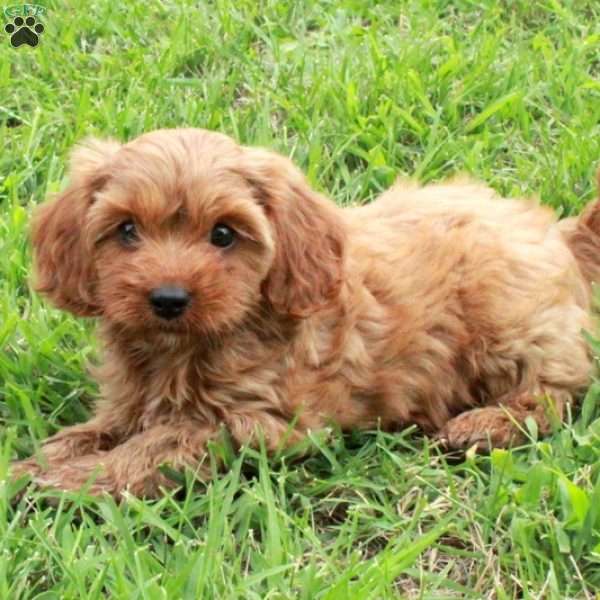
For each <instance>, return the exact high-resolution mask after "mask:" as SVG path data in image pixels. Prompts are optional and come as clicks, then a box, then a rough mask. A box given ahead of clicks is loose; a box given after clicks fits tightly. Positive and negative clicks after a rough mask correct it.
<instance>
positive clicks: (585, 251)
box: [560, 171, 600, 284]
mask: <svg viewBox="0 0 600 600" xmlns="http://www.w3.org/2000/svg"><path fill="white" fill-rule="evenodd" d="M597 181H598V189H599V190H600V171H598V175H597ZM560 225H561V228H562V230H563V233H564V235H565V237H566V239H567V243H568V244H569V247H570V248H571V252H573V254H574V255H575V258H576V259H577V262H578V263H579V268H580V269H581V272H582V273H583V275H584V277H585V278H586V279H587V281H588V282H590V283H592V282H596V283H598V284H600V199H598V200H594V201H593V202H590V203H589V204H588V205H587V206H586V208H585V209H584V210H583V212H582V213H581V215H580V216H579V217H578V218H573V219H565V220H564V221H563V222H561V223H560Z"/></svg>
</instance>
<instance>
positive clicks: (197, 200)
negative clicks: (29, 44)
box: [14, 129, 600, 495]
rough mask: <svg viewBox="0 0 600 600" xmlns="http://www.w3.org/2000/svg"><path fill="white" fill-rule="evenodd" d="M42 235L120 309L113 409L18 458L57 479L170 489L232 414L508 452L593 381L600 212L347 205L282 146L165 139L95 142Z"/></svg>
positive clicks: (79, 154) (56, 267)
mask: <svg viewBox="0 0 600 600" xmlns="http://www.w3.org/2000/svg"><path fill="white" fill-rule="evenodd" d="M33 243H34V247H35V252H36V263H37V270H38V281H37V284H38V289H39V290H40V291H42V292H43V293H44V294H46V295H47V296H48V298H50V300H52V301H53V302H54V304H55V305H56V306H58V307H60V308H63V309H65V310H68V311H71V312H72V313H74V314H76V315H79V316H96V317H98V318H99V322H100V336H101V339H102V342H103V346H104V350H103V363H102V366H101V367H100V368H99V369H98V371H97V376H98V379H99V382H100V385H101V398H100V400H99V401H98V403H97V406H96V409H95V415H94V417H93V418H92V419H91V420H90V421H89V422H88V423H84V424H81V425H77V426H74V427H69V428H67V429H65V430H64V431H61V432H60V433H58V434H57V435H55V436H54V437H52V438H50V439H49V440H47V442H46V443H45V444H44V446H43V456H39V457H37V458H35V459H30V460H27V461H24V462H20V463H16V465H15V469H14V470H15V472H16V473H23V472H30V473H32V474H33V476H34V478H35V480H37V481H38V482H39V483H40V484H42V485H49V486H56V487H58V488H64V489H73V488H78V487H79V486H81V485H83V484H84V483H85V482H86V481H87V480H88V479H90V478H95V479H94V483H93V485H92V488H91V489H92V491H93V492H100V491H108V492H110V493H112V494H116V495H117V494H119V493H120V492H121V491H122V490H125V489H129V490H131V491H132V492H133V493H135V494H140V495H142V494H147V495H152V494H156V493H157V491H158V489H159V487H160V486H161V485H169V481H168V480H167V479H166V478H165V477H164V476H163V475H162V474H161V473H160V471H159V469H158V467H159V466H160V465H161V464H162V463H169V464H171V465H173V466H175V467H181V466H184V465H185V466H191V467H192V468H198V467H199V466H200V465H201V464H202V461H203V458H204V456H205V453H206V445H207V442H208V441H209V440H210V439H211V438H214V437H216V436H217V435H218V433H219V430H220V428H221V427H225V428H227V429H228V430H229V432H230V434H231V436H232V438H233V439H234V440H235V441H236V442H237V443H238V444H246V443H252V442H253V441H255V440H256V439H257V436H258V435H259V434H260V435H262V436H264V439H265V440H266V442H267V444H268V446H269V447H271V448H276V447H277V446H278V445H280V444H283V443H290V442H294V441H296V440H298V439H299V438H301V436H303V435H304V434H305V433H306V432H307V431H308V430H309V429H313V430H314V429H318V428H322V427H325V426H327V425H328V424H330V423H332V422H333V423H337V424H338V425H340V426H341V427H342V428H344V429H348V428H353V427H360V428H367V427H369V428H370V427H375V426H377V425H378V424H379V425H380V426H381V427H384V428H395V427H399V426H403V425H407V424H411V423H416V424H417V425H419V426H420V427H421V428H422V429H423V430H425V431H426V432H428V433H432V434H438V435H439V436H440V437H442V438H443V439H444V440H445V441H446V443H447V444H448V445H449V446H451V447H469V446H471V445H473V444H478V445H480V446H486V445H487V444H488V441H489V442H490V443H491V444H492V445H496V446H505V445H507V444H509V443H511V441H512V440H515V439H518V438H519V436H520V427H519V424H521V426H522V424H523V423H524V421H525V419H526V418H527V417H528V416H531V417H533V418H534V419H535V421H536V422H537V425H538V428H539V430H540V431H541V432H542V433H546V432H548V431H549V429H550V423H551V421H552V419H553V416H554V417H556V419H560V417H561V416H562V413H563V409H564V407H565V404H566V403H568V402H570V401H571V400H572V399H573V397H574V395H576V394H577V393H578V392H580V391H581V390H582V389H583V388H585V386H586V384H587V383H588V378H589V375H590V370H591V364H592V362H591V357H590V355H589V353H588V351H587V349H586V344H585V341H584V338H583V336H582V330H584V329H586V328H590V327H591V323H590V296H591V286H590V282H591V281H592V280H593V279H596V278H597V277H598V275H599V274H600V210H599V209H598V205H596V204H594V205H592V206H591V207H590V208H589V209H588V211H587V212H586V213H585V214H584V216H583V217H581V218H580V219H579V220H569V221H566V222H563V223H561V224H557V222H556V219H555V217H554V215H553V213H552V211H551V210H549V209H547V208H543V207H541V206H539V205H537V204H535V203H533V202H525V201H512V200H504V199H500V198H497V197H496V196H495V194H494V193H493V192H492V191H491V190H490V189H488V188H486V187H484V186H482V185H479V184H477V183H472V182H468V181H456V182H451V183H446V184H441V185H431V186H427V187H418V186H416V185H414V184H411V183H404V182H401V183H399V184H397V185H396V186H394V187H393V188H392V189H390V190H389V191H387V192H386V193H385V194H383V196H382V197H381V198H379V199H378V200H377V201H375V202H373V203H372V204H369V205H367V206H364V207H358V208H349V209H341V208H338V207H336V206H335V204H334V203H333V202H331V201H329V200H327V199H326V198H324V197H323V196H321V195H319V194H317V193H316V192H315V191H314V190H312V189H311V188H310V187H309V186H308V184H307V182H306V180H305V179H304V177H303V176H302V174H301V173H300V172H299V171H298V170H297V169H296V168H295V167H294V166H293V165H292V163H291V162H290V161H289V160H287V159H285V158H282V157H281V156H278V155H276V154H273V153H271V152H267V151H263V150H257V149H251V148H245V147H242V146H239V145H238V144H236V143H235V142H234V141H232V140H231V139H230V138H228V137H226V136H224V135H220V134H217V133H212V132H208V131H203V130H199V129H181V130H162V131H156V132H153V133H149V134H146V135H143V136H141V137H140V138H138V139H136V140H134V141H132V142H130V143H127V144H125V145H121V144H118V143H116V142H112V141H110V142H108V141H91V142H88V143H87V144H85V145H83V146H81V147H79V148H78V149H77V150H76V151H75V152H74V153H73V157H72V163H71V181H70V185H69V187H68V188H67V189H66V190H65V191H64V192H63V193H62V194H60V196H59V197H58V199H56V200H55V201H53V202H51V203H48V204H45V205H44V206H42V207H41V208H40V210H39V212H38V213H37V215H36V218H35V222H34V227H33ZM291 424H293V425H291ZM292 427H293V430H291V428H292Z"/></svg>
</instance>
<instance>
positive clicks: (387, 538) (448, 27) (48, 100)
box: [0, 0, 600, 600]
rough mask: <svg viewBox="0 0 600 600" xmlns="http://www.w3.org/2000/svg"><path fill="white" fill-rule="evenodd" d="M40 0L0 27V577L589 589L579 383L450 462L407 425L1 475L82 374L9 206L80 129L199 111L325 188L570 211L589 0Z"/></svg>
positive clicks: (585, 94) (86, 349)
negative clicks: (554, 410)
mask: <svg viewBox="0 0 600 600" xmlns="http://www.w3.org/2000/svg"><path fill="white" fill-rule="evenodd" d="M47 6H48V7H49V9H50V10H49V14H48V16H47V17H46V18H45V19H44V24H45V26H46V31H45V33H44V34H43V35H42V40H41V43H40V45H39V46H38V47H37V48H35V49H32V48H29V47H25V48H19V49H18V50H15V49H13V48H11V47H10V45H9V44H8V39H7V37H6V36H5V35H3V37H2V38H1V39H2V43H1V47H0V136H1V138H2V149H3V151H2V154H1V155H0V348H1V352H0V426H1V428H2V434H1V437H0V481H1V484H0V598H3V599H4V598H6V599H9V598H10V599H11V600H12V599H21V598H23V599H25V598H32V599H33V598H36V599H39V600H50V599H55V598H56V599H63V598H66V599H71V598H73V599H80V598H81V599H94V598H127V599H130V598H133V599H137V598H139V599H144V600H154V599H166V598H169V599H171V598H173V599H175V598H176V599H179V598H182V599H188V598H189V599H197V598H241V599H245V600H246V599H247V600H252V599H264V598H269V599H283V598H286V599H287V598H300V599H307V600H308V599H310V600H312V599H316V598H322V599H326V600H335V599H338V598H339V599H346V598H352V599H354V598H356V599H360V600H362V599H370V598H373V599H380V598H497V599H499V600H503V599H509V598H515V599H516V598H519V599H521V598H526V599H530V598H531V599H534V598H535V599H538V598H539V599H541V598H551V599H560V600H563V599H565V598H593V597H597V596H596V593H597V590H600V411H599V410H598V408H597V404H598V400H599V399H600V384H593V385H592V387H591V388H590V391H589V392H588V394H587V396H586V398H585V400H584V402H583V408H582V409H580V410H577V411H576V412H575V413H574V414H573V415H570V416H569V419H568V422H567V423H566V424H565V426H564V427H562V428H561V429H560V430H559V431H557V432H556V433H555V434H554V435H553V436H551V437H550V438H547V439H545V440H536V439H535V436H532V439H531V442H530V443H528V444H527V445H526V446H524V447H521V448H518V449H514V450H511V451H495V452H493V453H492V454H491V455H490V456H482V457H476V456H470V455H468V456H467V457H466V458H465V459H464V460H460V461H457V460H450V458H449V457H445V456H444V455H442V454H441V453H440V452H439V451H438V450H437V448H436V447H435V445H434V444H432V443H431V442H429V441H428V440H427V439H424V438H423V437H422V436H420V435H418V433H417V432H415V431H412V430H407V431H404V432H399V433H397V434H393V435H391V434H385V433H382V432H372V433H364V434H352V435H347V436H341V435H334V436H333V438H332V439H331V440H329V441H327V442H325V441H323V440H320V439H318V438H316V439H315V440H314V444H315V447H316V451H315V453H314V455H313V456H311V457H310V458H309V459H307V460H305V461H301V462H297V461H294V460H292V459H293V457H292V456H280V457H277V458H275V459H273V458H270V459H267V457H266V456H265V453H264V452H262V451H250V450H248V451H246V452H245V454H244V455H243V456H241V457H236V456H232V455H231V453H230V452H229V451H228V450H227V448H226V447H220V448H219V447H217V448H215V450H214V451H215V452H220V453H222V454H224V455H225V457H226V460H227V462H228V464H229V466H230V469H229V471H228V472H227V473H225V474H223V475H219V476H218V477H216V478H215V479H214V481H212V482H210V483H207V484H206V485H203V484H199V487H196V488H194V487H193V486H192V485H190V486H188V488H187V490H188V491H181V492H178V493H176V494H172V495H166V496H165V497H164V498H163V499H161V500H158V501H154V502H150V501H141V500H137V499H134V498H130V499H128V500H127V501H126V502H124V503H123V504H121V505H119V506H118V505H116V504H115V503H114V502H113V501H112V500H110V499H100V500H94V499H91V498H88V497H87V496H86V495H85V494H84V493H82V494H79V495H73V496H70V497H65V496H60V495H56V494H51V493H48V492H39V491H38V492H33V493H31V494H29V495H28V496H25V497H24V498H23V499H21V500H19V501H17V500H16V493H17V491H18V490H16V489H15V486H14V485H11V484H9V483H8V482H7V479H6V473H7V465H8V462H9V461H10V459H11V458H14V457H15V456H16V455H19V456H22V455H26V454H28V453H29V452H31V451H32V450H33V449H34V448H35V447H36V446H37V445H38V444H39V442H40V441H41V440H42V439H43V438H44V437H46V436H47V435H49V434H51V433H52V432H54V431H56V430H57V429H58V428H60V427H62V426H64V425H66V424H71V423H75V422H78V421H81V420H83V419H85V418H86V417H87V416H88V415H89V411H90V403H91V400H92V398H93V397H94V395H95V393H96V387H95V384H94V382H93V381H92V380H91V378H90V377H89V376H88V375H87V374H86V370H85V364H86V362H87V361H88V360H90V359H93V357H94V355H95V352H96V349H95V346H94V338H93V324H91V323H85V322H82V321H80V320H76V319H75V318H72V317H70V316H68V315H66V314H63V313H60V312H58V311H56V310H54V309H52V308H50V307H49V306H48V305H46V304H45V303H44V302H42V301H41V300H40V298H38V297H37V296H35V295H33V294H32V293H31V292H30V291H29V288H28V275H29V272H30V255H29V251H28V244H27V225H28V220H29V214H30V211H31V209H32V207H33V206H34V205H35V204H36V203H38V202H40V201H42V199H43V198H44V197H45V196H46V195H47V194H48V193H49V192H53V191H56V190H58V189H59V188H60V187H61V185H63V183H64V182H63V176H64V169H65V162H66V157H67V155H68V150H69V148H70V147H71V146H72V144H73V143H74V142H75V141H76V140H78V139H80V138H81V137H83V136H85V135H90V134H95V135H101V136H114V137H117V138H119V139H128V138H131V137H133V136H135V135H137V134H139V133H141V132H143V131H147V130H151V129H154V128H158V127H172V126H181V125H192V126H201V127H207V128H212V129H218V130H221V131H223V132H226V133H229V134H231V135H233V136H235V137H236V138H238V139H239V140H241V141H242V142H244V143H248V144H255V145H265V146H269V147H271V148H275V149H278V150H280V151H281V152H283V153H285V154H288V155H290V156H292V157H293V158H294V160H295V161H296V162H297V163H298V164H299V165H301V166H302V168H303V169H304V170H305V171H306V172H307V173H308V175H309V178H310V179H311V181H312V183H313V185H315V186H316V187H317V188H320V189H322V190H325V191H327V193H328V194H329V195H330V196H331V197H333V198H335V200H336V201H337V202H339V203H341V204H346V203H352V202H364V201H368V200H369V199H371V198H372V197H374V196H375V195H376V194H377V193H378V192H379V191H381V190H382V189H384V188H386V187H387V186H388V185H390V183H391V182H392V181H393V180H394V178H395V177H396V176H397V175H399V174H410V175H413V174H414V175H416V176H417V177H418V178H420V179H421V180H423V181H427V180H437V179H440V178H443V177H445V176H448V175H451V174H454V173H456V172H459V171H466V172H470V173H472V174H473V175H475V176H477V177H479V178H482V179H485V180H486V181H487V182H488V183H490V184H491V185H492V186H493V187H494V188H496V189H497V190H498V191H499V192H500V193H502V194H507V195H520V194H521V195H523V194H525V195H533V194H535V195H539V196H540V197H541V200H542V201H543V202H544V203H546V204H548V205H550V206H552V207H554V208H555V209H556V210H557V211H559V212H560V213H561V214H571V213H576V212H578V211H579V210H580V209H581V207H582V206H583V205H584V204H585V203H586V202H587V201H589V200H590V199H591V198H592V197H593V196H594V193H595V192H594V183H593V182H594V170H595V167H596V165H597V163H598V161H599V159H600V125H599V123H600V81H599V75H600V61H599V56H600V54H599V52H600V26H599V25H598V23H600V7H599V5H598V3H597V2H595V1H594V0H573V1H572V2H566V1H565V2H559V1H558V0H544V1H533V0H504V1H492V0H456V1H455V2H450V1H448V0H423V1H416V0H414V1H410V0H393V1H392V0H389V1H383V2H379V3H373V4H372V5H371V3H367V2H361V1H359V0H339V1H334V0H321V1H319V2H316V1H313V0H307V1H306V2H290V1H285V2H278V1H275V0H266V1H261V2H255V1H254V0H235V1H234V0H215V1H210V2H208V1H207V2H204V3H195V2H190V1H183V2H178V3H175V2H167V1H159V0H148V2H146V3H143V2H140V1H133V2H122V3H120V4H118V3H108V2H99V1H98V0H92V1H90V2H86V3H83V2H71V3H68V5H66V4H60V3H58V2H49V3H48V4H47ZM599 348H600V346H599ZM599 352H600V350H599ZM188 483H190V484H191V483H192V482H191V481H189V482H188Z"/></svg>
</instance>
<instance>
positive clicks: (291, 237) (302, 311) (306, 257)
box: [242, 148, 345, 317]
mask: <svg viewBox="0 0 600 600" xmlns="http://www.w3.org/2000/svg"><path fill="white" fill-rule="evenodd" d="M242 174H243V175H244V177H245V178H246V180H247V181H248V182H249V183H250V184H251V185H252V186H253V188H254V189H255V195H256V197H257V200H258V202H259V203H260V204H261V205H262V206H263V208H264V211H265V213H266V215H267V217H268V218H269V220H270V221H271V223H272V226H273V229H274V233H275V236H276V242H275V244H276V249H275V258H274V261H273V265H272V268H271V271H270V272H269V274H268V276H267V278H266V279H265V281H264V282H263V294H264V296H265V297H266V298H267V300H268V301H269V302H270V304H271V305H272V306H273V308H275V310H277V311H278V312H280V313H282V314H287V315H290V316H293V317H306V316H308V315H309V314H311V313H313V312H315V311H316V310H318V309H319V308H322V307H324V306H326V305H327V304H328V303H329V302H331V301H332V300H333V299H334V298H336V297H337V295H338V294H339V291H340V286H341V283H342V277H343V267H344V250H345V229H344V224H343V222H342V219H341V216H340V215H339V213H338V210H339V209H338V208H337V207H336V206H335V205H334V204H333V203H332V202H331V201H329V200H327V199H326V198H324V197H323V196H320V195H319V194H317V193H316V192H315V191H314V190H312V189H311V187H310V186H309V185H308V183H307V181H306V179H305V177H304V175H303V174H302V173H301V172H300V171H299V170H298V169H297V168H296V167H295V166H294V165H293V164H292V162H291V161H290V160H288V159H287V158H284V157H283V156H280V155H278V154H275V153H273V152H269V151H266V150H260V149H256V148H244V149H243V158H242Z"/></svg>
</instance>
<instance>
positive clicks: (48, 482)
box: [12, 455, 115, 495]
mask: <svg viewBox="0 0 600 600" xmlns="http://www.w3.org/2000/svg"><path fill="white" fill-rule="evenodd" d="M100 459H101V457H100V456H97V455H92V456H83V457H79V458H72V459H69V460H67V461H64V462H62V463H56V462H53V463H51V464H49V465H48V467H47V468H42V467H41V466H40V465H39V463H37V461H35V459H27V460H24V461H20V462H17V463H14V464H13V468H12V474H13V478H18V477H21V476H24V475H29V476H31V479H32V483H33V484H34V485H36V486H37V487H40V488H49V489H55V490H59V491H69V492H75V491H80V490H83V491H85V492H87V493H89V494H92V495H100V494H102V493H105V492H108V493H110V494H114V493H115V485H114V481H113V479H112V477H111V476H110V474H109V473H108V472H107V470H106V468H105V466H104V465H103V464H102V462H101V460H100Z"/></svg>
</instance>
